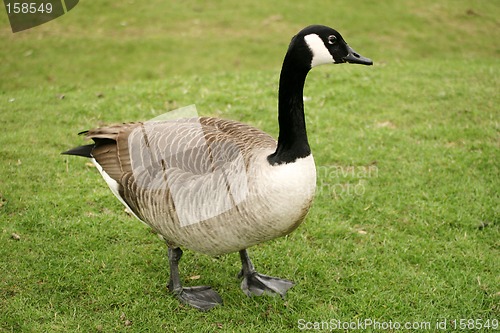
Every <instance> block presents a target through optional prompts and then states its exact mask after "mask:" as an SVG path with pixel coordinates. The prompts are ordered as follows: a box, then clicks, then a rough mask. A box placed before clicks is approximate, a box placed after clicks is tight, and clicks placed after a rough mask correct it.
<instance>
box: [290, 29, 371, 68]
mask: <svg viewBox="0 0 500 333" xmlns="http://www.w3.org/2000/svg"><path fill="white" fill-rule="evenodd" d="M287 56H289V57H290V60H292V61H293V62H294V63H295V65H299V63H300V65H302V66H306V67H308V69H311V68H312V67H315V66H319V65H324V64H340V63H345V62H348V63H352V64H361V65H372V64H373V61H372V60H371V59H368V58H365V57H363V56H362V55H360V54H359V53H357V52H356V51H354V50H353V49H352V48H351V47H350V46H349V45H347V43H346V42H345V40H344V38H342V36H341V35H340V33H338V31H336V30H334V29H332V28H330V27H327V26H323V25H311V26H308V27H306V28H304V29H302V30H301V31H300V32H299V33H298V34H297V35H295V36H294V37H293V38H292V41H291V43H290V46H289V48H288V54H287Z"/></svg>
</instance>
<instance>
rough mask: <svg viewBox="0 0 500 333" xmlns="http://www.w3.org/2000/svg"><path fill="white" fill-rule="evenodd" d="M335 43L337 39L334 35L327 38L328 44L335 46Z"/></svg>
mask: <svg viewBox="0 0 500 333" xmlns="http://www.w3.org/2000/svg"><path fill="white" fill-rule="evenodd" d="M336 41H337V37H335V35H330V36H328V44H335V42H336Z"/></svg>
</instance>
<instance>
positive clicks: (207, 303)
mask: <svg viewBox="0 0 500 333" xmlns="http://www.w3.org/2000/svg"><path fill="white" fill-rule="evenodd" d="M173 292H174V293H175V294H176V296H177V298H178V299H179V300H180V301H181V302H182V303H183V304H187V305H190V306H192V307H193V308H195V309H198V310H201V311H208V310H211V309H212V308H214V307H216V306H217V305H219V304H222V298H221V297H220V296H219V294H218V293H217V292H216V291H215V290H213V289H212V288H211V287H209V286H197V287H184V288H182V289H181V290H180V292H177V291H173Z"/></svg>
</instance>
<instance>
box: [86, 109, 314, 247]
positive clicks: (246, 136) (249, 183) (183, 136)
mask: <svg viewBox="0 0 500 333" xmlns="http://www.w3.org/2000/svg"><path fill="white" fill-rule="evenodd" d="M86 136H87V137H89V138H93V139H94V140H96V144H95V145H92V146H91V147H92V158H93V162H94V164H95V165H96V166H97V168H98V169H99V171H100V172H101V174H102V175H103V178H104V179H105V180H106V182H107V183H108V185H109V187H110V188H111V189H112V191H113V192H114V193H115V195H116V196H117V197H118V198H119V199H120V200H121V201H122V203H123V204H125V205H126V206H127V207H128V208H129V209H130V211H132V212H133V213H134V215H135V216H136V217H137V218H139V219H140V220H141V221H144V222H145V223H146V224H148V225H149V226H151V227H152V228H153V229H154V230H155V231H156V232H157V233H158V234H160V235H161V236H162V237H163V238H164V239H165V240H166V241H167V243H168V244H169V245H170V246H172V247H179V246H180V247H185V248H189V249H191V250H195V251H198V252H201V253H205V254H210V255H219V254H224V253H230V252H235V251H239V250H243V249H246V248H248V247H250V246H252V245H255V244H258V243H261V242H264V241H267V240H270V239H273V238H276V237H280V236H283V235H286V234H288V233H290V232H291V231H292V230H294V229H295V228H296V227H297V226H298V225H299V224H300V222H302V220H303V219H304V217H305V215H306V213H307V211H308V209H309V207H310V205H311V203H312V199H313V195H314V189H315V186H316V173H315V166H314V161H313V158H312V155H309V156H307V157H303V158H300V159H298V160H297V161H296V162H295V163H283V164H279V165H271V164H270V163H269V161H268V156H269V155H271V154H272V153H273V152H274V151H276V144H277V143H276V140H274V139H273V138H272V137H271V136H269V135H268V134H266V133H265V132H262V131H261V130H259V129H256V128H254V127H251V126H248V125H245V124H242V123H239V122H235V121H231V120H225V119H218V118H208V117H203V118H188V119H178V120H166V121H152V122H145V123H132V124H124V125H119V126H111V127H104V128H98V129H95V130H91V131H88V132H87V133H86ZM89 148H90V147H89Z"/></svg>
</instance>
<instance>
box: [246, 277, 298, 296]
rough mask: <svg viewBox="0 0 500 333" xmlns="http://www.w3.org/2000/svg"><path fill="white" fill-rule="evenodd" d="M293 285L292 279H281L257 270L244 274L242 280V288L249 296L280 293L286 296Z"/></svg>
mask: <svg viewBox="0 0 500 333" xmlns="http://www.w3.org/2000/svg"><path fill="white" fill-rule="evenodd" d="M293 285H294V283H293V282H292V281H290V280H286V279H279V278H275V277H272V276H267V275H264V274H259V273H257V272H253V273H251V274H249V275H246V276H244V277H243V281H241V289H242V290H243V292H244V293H245V294H247V295H248V296H261V295H262V294H268V295H275V294H279V295H280V296H281V297H285V294H286V292H287V291H288V289H290V288H291V287H293Z"/></svg>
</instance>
